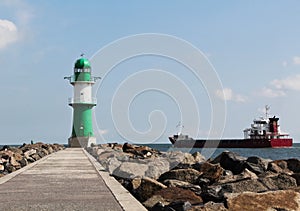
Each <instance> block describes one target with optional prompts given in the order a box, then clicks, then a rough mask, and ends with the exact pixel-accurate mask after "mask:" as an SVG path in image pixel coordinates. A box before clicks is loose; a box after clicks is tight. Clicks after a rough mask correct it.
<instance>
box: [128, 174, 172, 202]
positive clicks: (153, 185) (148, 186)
mask: <svg viewBox="0 0 300 211" xmlns="http://www.w3.org/2000/svg"><path fill="white" fill-rule="evenodd" d="M136 182H137V181H136ZM136 186H137V185H136ZM164 188H167V186H165V185H164V184H162V183H160V182H158V181H156V180H154V179H151V178H148V177H143V178H141V181H140V185H138V187H137V188H136V189H134V190H133V193H134V195H135V196H136V197H137V198H138V200H139V201H141V202H144V201H146V200H147V199H149V198H150V197H152V196H153V195H154V194H155V192H156V191H158V190H161V189H164Z"/></svg>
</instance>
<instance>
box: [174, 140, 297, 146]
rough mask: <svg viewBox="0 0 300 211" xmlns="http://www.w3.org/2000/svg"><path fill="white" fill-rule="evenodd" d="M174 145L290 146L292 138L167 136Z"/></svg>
mask: <svg viewBox="0 0 300 211" xmlns="http://www.w3.org/2000/svg"><path fill="white" fill-rule="evenodd" d="M169 139H170V141H171V142H172V143H173V146H174V147H177V148H270V147H274V148H275V147H291V146H293V139H292V138H280V139H279V138H276V139H275V138H274V139H221V140H205V139H202V140H201V139H200V140H179V141H176V140H174V138H173V137H169Z"/></svg>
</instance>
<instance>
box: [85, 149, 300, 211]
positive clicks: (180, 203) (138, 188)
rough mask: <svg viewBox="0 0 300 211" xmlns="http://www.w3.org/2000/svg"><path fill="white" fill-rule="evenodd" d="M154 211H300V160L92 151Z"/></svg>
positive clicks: (122, 182)
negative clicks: (207, 157) (209, 157)
mask: <svg viewBox="0 0 300 211" xmlns="http://www.w3.org/2000/svg"><path fill="white" fill-rule="evenodd" d="M88 151H89V153H90V154H92V155H93V156H94V157H95V158H96V159H97V160H98V161H99V162H100V164H101V165H102V166H103V167H104V168H105V169H106V171H108V172H109V173H110V174H111V175H112V176H114V177H115V178H116V179H117V180H118V181H119V182H120V183H121V184H122V185H123V186H124V187H125V188H127V190H128V191H130V192H131V193H132V195H134V196H135V197H136V198H137V199H138V200H139V201H140V202H142V203H143V205H144V206H145V207H146V208H147V209H148V210H162V211H163V210H172V209H173V210H189V211H192V210H300V193H299V191H300V188H299V187H298V186H299V185H300V161H299V160H298V159H282V160H270V159H263V158H261V157H257V156H250V157H242V156H240V155H238V154H236V153H233V152H229V151H224V152H221V153H220V154H219V155H218V156H216V157H215V158H213V159H210V160H206V159H205V158H204V157H203V156H202V155H201V154H200V153H199V152H195V153H193V154H190V153H184V152H180V151H168V152H160V151H158V150H155V149H152V148H149V147H147V146H135V145H130V144H124V145H120V144H103V145H98V146H94V147H91V148H89V149H88Z"/></svg>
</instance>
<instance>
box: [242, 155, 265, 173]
mask: <svg viewBox="0 0 300 211" xmlns="http://www.w3.org/2000/svg"><path fill="white" fill-rule="evenodd" d="M267 165H268V161H266V160H263V159H262V158H259V157H248V158H247V160H246V162H245V165H244V167H245V168H247V169H249V170H250V171H252V172H254V173H255V174H257V175H259V174H263V173H264V172H265V171H266V170H267Z"/></svg>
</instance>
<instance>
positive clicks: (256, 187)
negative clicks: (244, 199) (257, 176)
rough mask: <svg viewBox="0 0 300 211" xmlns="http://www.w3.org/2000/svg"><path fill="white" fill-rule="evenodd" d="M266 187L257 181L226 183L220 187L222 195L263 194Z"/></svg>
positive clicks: (266, 189)
mask: <svg viewBox="0 0 300 211" xmlns="http://www.w3.org/2000/svg"><path fill="white" fill-rule="evenodd" d="M268 190H269V188H268V187H266V186H265V185H264V184H263V183H262V182H260V181H259V180H250V179H247V180H241V181H238V182H232V183H226V184H223V185H222V191H223V193H242V192H246V191H249V192H264V191H268Z"/></svg>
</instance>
